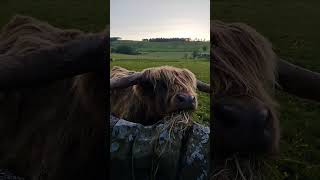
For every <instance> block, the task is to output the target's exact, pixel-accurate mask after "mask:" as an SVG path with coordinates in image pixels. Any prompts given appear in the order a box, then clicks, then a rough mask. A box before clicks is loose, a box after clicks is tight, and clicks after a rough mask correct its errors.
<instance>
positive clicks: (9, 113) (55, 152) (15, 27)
mask: <svg viewBox="0 0 320 180" xmlns="http://www.w3.org/2000/svg"><path fill="white" fill-rule="evenodd" d="M102 37H103V38H102ZM107 37H108V36H107V35H102V34H101V35H92V36H89V35H85V34H84V33H83V32H80V31H75V30H61V29H58V28H55V27H53V26H51V25H49V24H47V23H43V22H40V21H38V20H35V19H32V18H29V17H23V16H17V17H15V18H13V19H12V20H11V21H10V22H9V23H8V24H7V25H6V26H5V27H4V28H3V29H2V31H1V34H0V70H1V71H0V84H1V85H0V86H1V92H0V93H1V100H0V107H1V108H0V169H9V170H10V171H11V172H13V173H14V174H16V175H18V176H21V177H24V178H27V179H100V180H101V179H106V159H104V157H106V154H105V153H106V152H108V151H107V150H106V147H105V128H106V115H105V111H106V110H105V107H106V106H105V97H106V93H107V91H106V87H105V82H106V80H105V78H103V71H102V70H103V69H104V68H103V67H101V66H102V65H105V64H104V63H105V62H106V59H107V57H106V56H107V48H108V45H107V41H106V40H107ZM71 40H74V41H71ZM69 41H70V42H69ZM39 49H40V50H39ZM38 50H39V51H38ZM102 62H103V63H102ZM83 73H85V74H83ZM78 74H82V75H79V76H75V75H78ZM72 76H75V77H72Z"/></svg>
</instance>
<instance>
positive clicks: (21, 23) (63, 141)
mask: <svg viewBox="0 0 320 180" xmlns="http://www.w3.org/2000/svg"><path fill="white" fill-rule="evenodd" d="M105 32H108V31H105ZM85 35H86V34H85V33H84V32H82V31H80V30H75V29H66V30H65V29H59V28H56V27H54V26H52V25H50V24H48V23H46V22H42V21H39V20H37V19H34V18H31V17H28V16H21V15H17V16H15V17H13V18H12V19H11V20H10V22H9V23H8V24H6V25H5V26H4V27H3V29H2V30H1V33H0V54H1V55H25V54H28V53H30V52H33V51H36V50H39V49H42V48H50V47H54V46H57V45H61V44H63V43H66V42H68V41H71V40H73V39H76V38H80V37H81V36H85ZM95 76H97V75H90V74H89V76H88V75H79V76H76V77H74V78H72V79H73V80H72V82H73V84H72V85H71V88H70V89H69V90H70V92H66V94H68V93H71V94H73V95H74V96H75V98H74V100H80V101H81V100H84V101H85V102H78V101H77V102H76V101H75V102H70V106H73V107H71V108H70V109H71V111H72V109H77V108H79V104H82V105H87V104H94V103H93V102H88V101H90V100H91V99H92V98H94V97H96V96H98V95H99V96H100V95H101V94H98V93H97V91H96V88H97V87H96V85H97V84H93V82H92V80H93V78H96V77H95ZM70 82H71V81H70ZM96 83H97V82H96ZM98 83H100V82H98ZM101 83H103V82H101ZM88 86H90V87H91V88H88ZM98 86H99V84H98ZM84 93H85V94H86V96H88V97H83V94H84ZM77 96H78V98H77ZM98 99H103V97H98ZM94 105H95V104H94ZM80 106H81V105H80ZM90 108H91V107H90ZM102 108H104V104H103V105H102ZM84 109H85V108H84ZM88 111H89V112H91V109H90V110H88ZM72 113H74V114H75V113H77V112H69V114H72ZM93 114H94V113H93ZM101 118H103V117H101ZM88 122H89V124H90V125H86V124H88ZM39 123H40V125H39V126H41V123H43V122H39ZM59 123H60V122H57V124H59ZM64 123H65V126H63V127H59V130H58V129H57V130H56V136H53V137H50V138H53V139H51V140H52V141H53V142H52V143H51V144H50V145H48V147H52V146H53V147H55V148H57V147H56V146H61V149H60V150H61V152H54V153H55V156H59V155H60V154H59V153H63V152H64V150H63V147H64V146H67V144H68V143H70V142H71V141H73V140H72V139H77V140H78V139H81V137H82V136H85V137H94V136H97V134H99V133H100V130H98V129H97V128H96V127H99V128H101V129H102V131H103V129H104V128H105V126H104V125H105V123H104V121H102V122H101V124H99V125H97V123H96V122H90V120H87V122H71V121H70V120H68V119H67V120H65V122H64ZM74 123H75V125H76V126H77V127H81V128H82V129H77V128H73V129H72V127H73V124H74ZM95 123H96V124H95ZM99 123H100V122H99ZM67 126H68V127H67ZM68 128H69V129H68ZM70 128H71V129H70ZM90 128H91V129H90ZM29 130H30V129H29ZM68 131H72V132H71V133H72V134H71V135H70V134H68ZM98 131H99V132H98ZM26 133H27V132H26ZM77 133H80V134H77ZM81 133H82V134H81ZM20 134H21V132H20ZM31 134H32V133H29V134H26V135H25V137H23V139H25V140H22V141H19V142H17V143H16V145H14V147H15V148H14V149H15V150H17V151H20V150H19V148H25V147H26V143H30V139H29V140H28V141H27V139H26V138H30V136H32V135H31ZM100 134H101V133H100ZM100 134H99V135H100ZM102 134H103V133H102ZM102 134H101V135H102ZM51 136H52V135H51ZM75 136H81V137H75ZM99 138H100V137H99ZM51 140H49V141H51ZM84 141H85V140H84ZM87 141H88V140H87ZM46 143H48V142H46ZM53 143H54V144H55V145H53ZM85 143H87V142H85ZM85 143H84V144H85ZM90 143H91V145H92V143H94V142H93V141H92V142H88V143H87V144H90ZM88 146H90V145H88ZM48 147H46V148H48ZM30 148H31V147H30ZM88 148H91V147H88ZM43 151H46V150H43ZM47 151H50V150H49V149H47ZM51 151H53V150H51ZM14 153H15V152H12V153H11V154H10V155H8V156H9V157H7V160H10V158H14V157H15V156H16V154H14ZM58 154H59V155H58ZM83 155H84V157H83V158H84V159H88V158H89V156H90V155H89V154H88V152H85V153H83ZM20 156H21V155H20ZM52 156H53V155H52ZM87 156H88V157H87ZM50 158H51V157H50V156H48V159H50ZM51 160H52V158H51ZM53 161H54V162H58V161H63V160H62V159H56V160H53ZM77 161H78V160H77ZM75 162H76V161H75ZM42 163H45V160H43V162H42ZM59 163H61V162H59ZM32 168H34V167H31V169H32ZM51 168H58V169H59V168H60V167H51ZM56 170H57V169H51V173H55V171H56Z"/></svg>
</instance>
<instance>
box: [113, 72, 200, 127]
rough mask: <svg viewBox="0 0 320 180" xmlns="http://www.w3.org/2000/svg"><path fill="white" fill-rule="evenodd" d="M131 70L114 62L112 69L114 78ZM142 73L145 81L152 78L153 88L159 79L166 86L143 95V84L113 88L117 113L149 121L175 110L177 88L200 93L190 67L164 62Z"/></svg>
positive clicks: (192, 93) (137, 120)
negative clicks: (179, 66)
mask: <svg viewBox="0 0 320 180" xmlns="http://www.w3.org/2000/svg"><path fill="white" fill-rule="evenodd" d="M130 73H134V72H133V71H128V70H127V69H124V68H121V67H118V66H115V67H113V69H112V70H111V78H121V77H125V76H127V75H129V74H130ZM142 74H143V75H142V76H143V78H144V79H145V81H148V82H151V84H152V85H151V86H152V88H158V87H159V86H158V85H159V84H157V83H159V82H160V83H165V86H166V87H167V88H164V89H162V90H159V91H157V93H155V96H152V97H150V96H146V95H144V93H146V92H144V89H143V88H142V87H141V86H140V85H134V86H132V87H128V88H126V89H121V90H113V91H111V94H110V101H111V104H112V106H111V112H112V113H114V114H115V115H116V116H118V117H121V118H125V119H127V120H129V121H133V122H140V123H143V124H145V123H146V124H149V123H152V122H156V121H157V120H160V119H161V118H163V117H165V116H166V115H169V114H170V113H172V110H173V109H174V105H173V104H174V103H173V99H174V98H173V97H174V96H175V95H176V94H177V93H178V92H185V93H188V94H189V95H193V96H195V97H196V96H197V94H196V78H195V75H194V74H193V73H192V72H191V71H189V70H187V69H180V68H175V67H171V66H161V67H153V68H148V69H144V70H143V71H142ZM151 91H153V89H151ZM167 102H169V103H167Z"/></svg>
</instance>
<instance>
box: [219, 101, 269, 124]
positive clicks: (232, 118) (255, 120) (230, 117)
mask: <svg viewBox="0 0 320 180" xmlns="http://www.w3.org/2000/svg"><path fill="white" fill-rule="evenodd" d="M215 115H216V116H219V119H223V121H222V123H224V125H225V126H227V127H236V126H241V124H242V126H247V127H248V128H249V127H254V128H264V127H265V125H266V123H267V120H268V117H269V111H268V110H267V109H266V108H257V109H248V108H246V107H243V106H241V105H234V104H219V105H217V106H216V107H215Z"/></svg>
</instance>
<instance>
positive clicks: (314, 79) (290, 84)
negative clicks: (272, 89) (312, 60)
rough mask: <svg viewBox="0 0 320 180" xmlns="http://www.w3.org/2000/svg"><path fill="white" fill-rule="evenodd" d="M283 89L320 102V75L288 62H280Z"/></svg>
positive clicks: (279, 79) (279, 68)
mask: <svg viewBox="0 0 320 180" xmlns="http://www.w3.org/2000/svg"><path fill="white" fill-rule="evenodd" d="M278 81H279V84H280V86H281V89H283V90H284V91H287V92H288V93H291V94H294V95H297V96H299V97H302V98H306V99H311V100H315V101H320V93H319V92H320V73H317V72H312V71H310V70H307V69H304V68H302V67H299V66H296V65H293V64H291V63H289V62H287V61H284V60H282V59H279V61H278Z"/></svg>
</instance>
